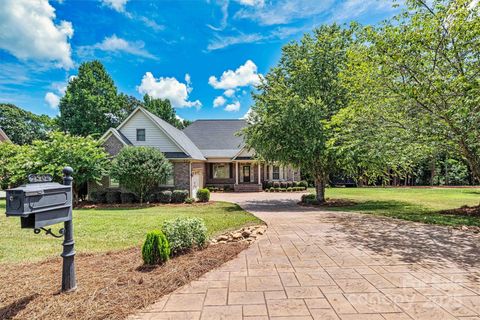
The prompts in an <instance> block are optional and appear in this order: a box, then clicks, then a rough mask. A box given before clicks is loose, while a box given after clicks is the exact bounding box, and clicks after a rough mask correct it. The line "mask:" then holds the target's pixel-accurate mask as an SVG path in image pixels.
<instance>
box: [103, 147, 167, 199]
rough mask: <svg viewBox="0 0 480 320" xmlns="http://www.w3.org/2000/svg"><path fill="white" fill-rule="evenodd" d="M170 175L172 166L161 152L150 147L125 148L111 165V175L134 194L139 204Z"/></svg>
mask: <svg viewBox="0 0 480 320" xmlns="http://www.w3.org/2000/svg"><path fill="white" fill-rule="evenodd" d="M171 173H172V165H171V163H170V162H169V161H168V160H167V159H166V158H165V156H164V155H163V153H162V152H160V151H159V150H158V149H155V148H152V147H125V148H123V149H122V150H121V151H120V153H119V154H118V155H117V156H116V158H115V159H114V160H113V163H112V169H111V175H112V177H113V178H115V179H117V180H118V181H119V182H120V185H122V186H123V187H125V188H126V189H128V190H130V191H132V192H134V193H136V194H137V196H138V197H139V198H140V203H143V200H144V199H145V198H146V197H147V196H148V194H149V193H151V192H152V190H153V189H154V188H155V187H156V186H158V185H159V184H160V183H164V182H165V181H166V180H167V179H168V177H169V176H170V175H171Z"/></svg>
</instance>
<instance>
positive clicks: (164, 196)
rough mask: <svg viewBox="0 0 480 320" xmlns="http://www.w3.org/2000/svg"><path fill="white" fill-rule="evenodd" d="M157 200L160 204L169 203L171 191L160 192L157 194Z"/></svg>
mask: <svg viewBox="0 0 480 320" xmlns="http://www.w3.org/2000/svg"><path fill="white" fill-rule="evenodd" d="M157 199H158V202H160V203H170V202H171V201H172V191H169V190H165V191H160V192H159V193H157Z"/></svg>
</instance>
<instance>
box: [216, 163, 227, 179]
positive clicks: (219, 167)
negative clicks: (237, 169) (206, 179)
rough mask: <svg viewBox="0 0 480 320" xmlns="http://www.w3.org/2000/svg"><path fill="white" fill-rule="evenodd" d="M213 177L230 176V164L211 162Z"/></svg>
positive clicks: (224, 177)
mask: <svg viewBox="0 0 480 320" xmlns="http://www.w3.org/2000/svg"><path fill="white" fill-rule="evenodd" d="M212 169H213V179H228V178H230V165H229V164H224V163H222V164H220V163H219V164H216V163H215V164H213V166H212Z"/></svg>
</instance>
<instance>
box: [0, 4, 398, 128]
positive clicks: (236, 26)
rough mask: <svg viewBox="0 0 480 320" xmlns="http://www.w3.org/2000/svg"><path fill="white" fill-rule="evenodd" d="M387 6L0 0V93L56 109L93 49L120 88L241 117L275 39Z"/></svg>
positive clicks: (377, 13) (187, 110)
mask: <svg viewBox="0 0 480 320" xmlns="http://www.w3.org/2000/svg"><path fill="white" fill-rule="evenodd" d="M394 13H395V9H393V8H392V6H391V2H390V1H388V0H385V1H381V0H380V1H377V0H343V1H335V0H277V1H269V0H230V1H229V0H218V1H216V0H195V1H187V0H183V1H164V0H156V1H155V0H152V1H148V0H61V1H60V0H2V1H1V2H0V102H9V103H13V104H16V105H18V106H20V107H22V108H25V109H27V110H30V111H32V112H35V113H38V114H41V113H44V114H48V115H51V116H55V115H57V114H58V108H57V107H56V106H57V104H58V100H59V98H60V97H61V96H62V94H63V91H64V90H65V86H66V83H67V81H68V79H69V78H71V77H72V76H75V74H76V72H77V68H78V65H79V64H80V63H81V62H83V61H88V60H92V59H98V60H100V61H101V62H102V63H103V64H104V65H105V66H106V68H107V71H108V72H109V73H110V75H111V76H112V78H113V80H114V81H115V84H116V85H117V88H118V90H119V91H121V92H124V93H127V94H130V95H133V96H135V97H137V98H139V99H140V98H141V97H142V96H143V94H144V93H148V94H150V95H152V96H154V97H161V98H169V99H170V100H171V101H172V103H173V105H174V106H175V107H176V110H177V113H178V114H179V116H181V117H182V118H186V119H190V120H195V119H205V118H241V117H242V116H243V115H244V114H245V113H246V112H247V111H248V109H249V107H250V105H251V103H252V100H251V97H250V92H251V90H253V86H254V85H255V84H256V83H258V80H259V77H260V76H261V74H264V73H266V72H268V70H269V68H270V67H272V66H273V65H275V63H276V62H277V61H278V59H279V57H280V54H281V47H282V45H283V44H285V43H287V42H288V41H291V40H296V39H299V38H300V37H301V36H302V34H303V33H305V32H308V31H310V30H312V29H313V28H314V27H315V26H319V25H321V24H323V23H330V22H333V21H336V22H338V23H348V22H349V21H351V20H356V21H359V22H361V23H363V24H375V23H378V22H379V21H381V20H383V19H385V18H388V17H390V16H392V15H393V14H394Z"/></svg>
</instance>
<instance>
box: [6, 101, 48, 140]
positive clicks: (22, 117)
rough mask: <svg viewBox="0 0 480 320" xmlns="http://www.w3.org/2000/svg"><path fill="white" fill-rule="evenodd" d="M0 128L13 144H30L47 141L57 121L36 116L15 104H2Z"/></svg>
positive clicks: (43, 116)
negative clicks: (35, 141) (36, 141)
mask: <svg viewBox="0 0 480 320" xmlns="http://www.w3.org/2000/svg"><path fill="white" fill-rule="evenodd" d="M0 128H2V129H3V131H5V133H6V134H7V136H8V137H9V138H10V140H11V141H12V142H13V143H16V144H21V145H23V144H30V143H32V141H33V140H42V139H46V137H47V134H48V133H49V132H50V131H52V130H54V129H55V120H53V119H51V118H50V117H48V116H46V115H41V116H39V115H36V114H34V113H31V112H29V111H26V110H23V109H21V108H19V107H17V106H14V105H13V104H5V103H0Z"/></svg>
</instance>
